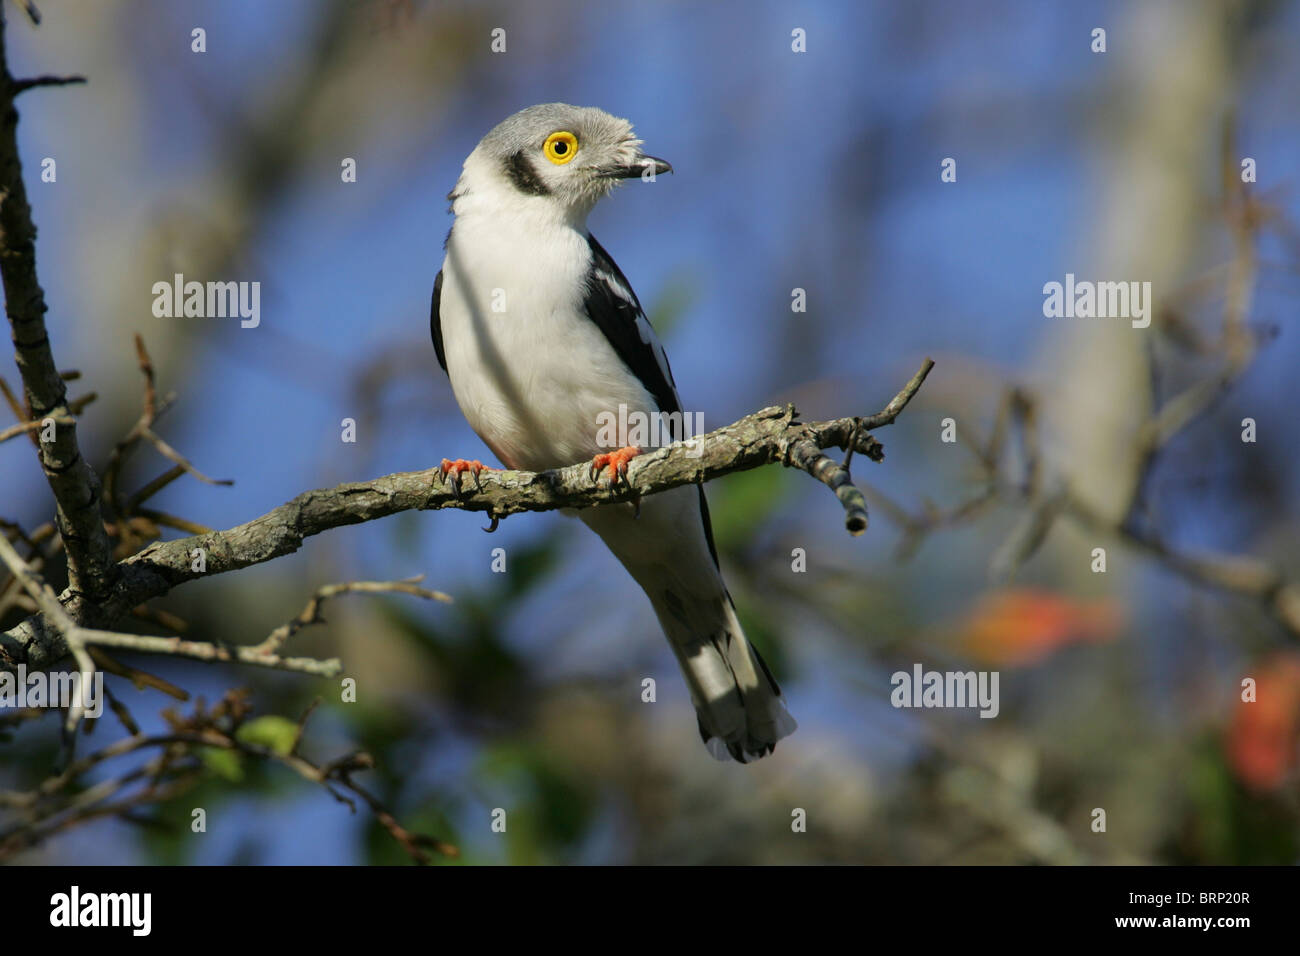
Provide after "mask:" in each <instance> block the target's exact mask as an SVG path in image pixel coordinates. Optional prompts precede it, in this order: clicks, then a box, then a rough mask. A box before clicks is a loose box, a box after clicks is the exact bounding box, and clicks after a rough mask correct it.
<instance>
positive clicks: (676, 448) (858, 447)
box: [0, 359, 934, 670]
mask: <svg viewBox="0 0 1300 956" xmlns="http://www.w3.org/2000/svg"><path fill="white" fill-rule="evenodd" d="M933 367H934V362H933V361H931V360H930V359H926V360H925V362H924V363H923V364H922V366H921V368H920V370H919V371H918V372H917V373H916V375H914V376H913V377H912V379H911V381H909V382H908V383H907V385H906V386H904V387H903V389H902V390H901V391H900V392H899V393H898V394H897V395H895V396H894V398H893V399H892V400H891V401H890V402H889V404H888V405H886V406H885V408H884V409H883V410H882V411H881V412H879V413H877V414H876V415H872V416H869V417H866V418H861V417H852V418H838V419H834V420H831V421H825V422H800V421H799V420H798V417H797V413H796V412H795V409H794V406H792V405H787V406H786V407H784V408H780V407H771V408H765V409H762V410H761V411H758V412H755V413H754V414H752V415H749V416H746V417H745V418H742V419H740V420H739V421H737V422H735V423H733V424H731V425H727V426H725V427H724V428H719V429H717V430H716V431H713V432H710V433H709V434H707V435H705V436H703V437H702V438H697V439H695V440H694V446H693V447H692V444H691V443H683V442H678V443H676V444H673V445H669V446H667V447H664V448H658V449H655V450H652V451H649V452H646V453H645V454H642V455H639V456H638V457H636V458H634V459H633V460H632V462H631V464H630V466H629V468H628V473H627V478H626V480H625V481H624V482H620V483H619V484H616V485H610V484H608V483H607V482H603V481H593V480H592V479H591V476H590V471H589V464H588V463H586V462H583V463H580V464H576V465H571V466H569V467H567V468H562V469H559V470H556V471H547V472H539V473H534V472H524V471H485V472H483V473H482V475H481V478H480V487H478V488H475V489H470V488H465V489H459V488H455V487H453V486H452V484H451V483H450V482H445V481H444V479H443V477H442V475H441V473H440V471H439V470H438V469H437V468H431V469H428V470H426V471H412V472H401V473H398V474H394V475H387V476H385V477H383V478H376V479H373V480H371V481H366V482H352V483H348V484H342V485H338V486H336V487H334V488H322V489H317V490H314V491H306V492H303V493H302V494H300V495H298V497H296V498H294V499H293V500H292V501H290V502H287V503H286V504H283V505H281V506H280V507H278V508H275V509H274V510H272V511H269V512H267V513H266V514H264V515H262V516H261V517H259V518H255V519H253V520H252V521H249V522H247V523H245V524H242V525H239V526H237V527H234V528H230V529H228V530H226V531H212V532H208V533H205V534H198V535H194V536H192V537H189V538H181V539H178V540H174V541H165V542H162V541H160V542H154V543H153V544H151V545H149V546H148V547H146V548H145V549H144V550H142V551H140V552H139V553H138V554H135V555H132V556H131V557H129V558H127V559H126V560H124V561H122V562H121V563H120V564H119V565H118V566H117V572H118V573H117V576H116V579H115V581H114V584H113V587H112V591H111V593H110V594H109V595H108V596H107V597H106V598H105V599H103V600H101V601H99V602H97V603H96V604H95V605H94V606H93V607H92V608H86V607H84V606H83V607H81V610H82V611H83V612H90V613H91V614H92V615H93V619H94V620H95V621H96V622H97V624H98V625H99V626H102V627H111V626H112V624H113V623H114V622H116V621H117V620H119V619H121V618H122V617H124V616H126V615H127V614H129V613H130V612H131V611H132V610H133V609H134V608H136V607H137V606H138V605H140V604H143V603H144V602H145V601H148V600H150V599H151V598H156V597H159V596H160V595H163V594H166V593H167V592H169V591H170V590H172V588H175V587H177V586H178V585H181V584H184V583H186V582H187V581H193V580H196V579H198V578H204V577H209V576H211V575H214V574H224V573H226V572H228V571H237V570H239V569H241V568H246V567H250V566H251V565H255V564H261V563H263V562H265V561H270V560H272V559H274V558H278V557H282V556H283V555H286V554H292V553H293V552H295V551H297V550H298V549H299V548H300V547H302V543H303V541H304V539H306V538H309V537H311V536H312V535H316V534H320V533H321V532H323V531H328V530H330V529H332V528H339V527H343V526H345V525H352V524H359V523H361V522H364V521H374V520H376V519H378V518H384V517H387V516H389V515H394V514H398V513H400V512H403V511H431V510H439V509H444V508H458V509H460V510H462V511H485V512H487V513H488V514H489V515H491V516H492V517H493V518H494V519H501V518H505V517H507V516H509V515H513V514H519V513H522V512H525V511H554V510H557V509H560V508H590V507H593V506H595V505H602V504H603V505H608V504H615V503H620V502H635V501H637V500H639V499H640V498H642V497H644V496H647V495H653V494H657V493H659V492H662V491H667V490H669V489H670V488H677V487H680V486H682V485H688V484H697V483H702V482H706V481H711V480H713V479H714V478H720V477H722V476H723V475H729V474H731V473H733V472H738V471H748V470H750V469H753V468H758V467H760V466H763V465H768V464H773V463H776V462H780V463H781V464H783V465H786V466H787V467H798V468H801V469H803V470H805V471H809V472H810V473H811V474H814V475H815V476H816V477H818V478H819V479H821V478H822V475H821V474H820V473H819V472H824V471H825V470H826V469H825V467H824V465H823V463H822V462H821V461H820V459H821V458H822V457H824V456H820V455H819V454H818V452H819V450H820V449H825V448H839V449H843V450H845V451H848V452H850V453H853V452H856V453H860V454H863V455H866V456H867V457H868V458H870V459H872V460H873V461H881V460H882V459H883V458H884V449H883V447H882V446H881V444H880V442H878V441H877V440H876V439H875V438H874V437H873V436H872V435H871V434H870V432H869V430H868V429H870V428H876V427H883V426H885V425H889V424H891V423H892V422H893V421H894V419H895V418H896V417H897V416H898V414H899V413H900V412H901V411H902V410H903V408H905V407H906V405H907V403H908V402H909V401H911V399H912V397H913V396H914V395H915V394H916V392H917V391H918V390H919V389H920V387H921V384H922V383H923V382H924V381H925V378H926V376H927V375H928V374H929V372H930V369H931V368H933ZM832 467H833V468H835V469H836V470H837V471H842V470H843V469H841V468H840V466H834V465H833V463H832ZM837 480H838V481H839V484H838V485H835V486H833V487H835V489H836V494H837V496H838V497H840V498H841V500H842V501H843V500H845V498H846V495H847V492H846V491H845V490H844V489H845V486H847V487H848V488H850V489H852V491H853V492H854V493H855V494H856V492H857V489H856V488H852V485H851V484H850V483H849V480H848V476H847V472H846V471H845V472H844V475H843V478H842V479H837ZM849 497H852V496H849ZM858 498H859V499H860V495H858ZM848 507H849V506H848V503H847V502H846V508H848ZM856 515H857V511H855V510H854V509H849V514H848V517H847V521H846V523H847V524H848V526H849V530H850V532H854V518H855V516H856ZM865 515H866V512H865V503H863V508H862V511H861V520H862V521H863V522H864V523H865ZM864 526H865V525H864ZM859 533H860V532H859ZM200 559H201V560H200ZM197 568H202V570H196V569H197ZM76 597H77V596H76V595H75V594H73V593H72V591H71V589H69V590H68V591H65V592H64V593H63V594H62V595H61V596H60V598H59V600H60V601H61V602H62V603H63V605H64V606H65V607H69V609H70V610H71V605H72V604H74V603H76ZM75 616H76V615H75V614H74V615H73V617H74V618H75ZM84 627H85V625H83V629H84ZM103 634H104V632H95V633H94V635H93V637H92V638H91V639H90V640H91V642H92V643H97V644H110V643H111V640H110V639H108V638H105V637H103ZM153 640H157V641H160V642H170V643H172V644H174V643H175V641H176V640H177V639H176V638H155V639H153ZM160 648H161V645H160ZM248 650H249V648H242V649H236V652H235V657H236V659H238V658H239V651H248ZM67 651H68V648H67V645H66V642H65V641H64V639H63V636H62V634H61V632H60V630H59V628H58V627H57V626H53V625H52V624H51V622H50V620H49V615H45V614H37V615H33V616H32V617H29V618H27V620H25V621H23V622H22V623H21V624H19V625H18V626H17V627H14V628H12V629H10V630H9V631H7V632H6V633H4V634H3V635H0V670H4V669H7V670H13V669H14V668H16V666H17V665H18V664H19V663H26V664H27V665H28V667H30V668H36V667H47V666H50V665H51V664H53V663H55V662H56V661H58V660H59V659H60V658H62V657H63V656H64V655H65V654H66V653H67ZM216 659H222V658H220V657H217V658H216Z"/></svg>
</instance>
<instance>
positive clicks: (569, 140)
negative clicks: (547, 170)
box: [542, 130, 578, 166]
mask: <svg viewBox="0 0 1300 956" xmlns="http://www.w3.org/2000/svg"><path fill="white" fill-rule="evenodd" d="M542 152H543V153H545V154H546V158H547V159H549V160H550V161H551V162H553V163H554V164H555V165H556V166H563V165H564V164H565V163H567V162H570V161H571V160H572V159H573V157H574V156H577V155H578V137H576V136H574V135H573V134H572V133H570V132H568V131H567V130H561V131H560V132H558V133H552V134H551V135H550V136H548V137H546V142H545V143H543V144H542Z"/></svg>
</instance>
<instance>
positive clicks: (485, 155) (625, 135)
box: [449, 103, 672, 219]
mask: <svg viewBox="0 0 1300 956" xmlns="http://www.w3.org/2000/svg"><path fill="white" fill-rule="evenodd" d="M671 171H672V166H670V165H669V164H668V163H666V162H665V161H664V160H662V159H657V158H656V157H654V156H647V155H646V154H645V153H644V152H642V150H641V140H639V139H637V138H636V135H635V134H634V133H633V132H632V124H631V123H629V122H628V121H627V120H625V119H619V118H618V117H617V116H611V115H610V114H609V113H606V112H605V111H604V110H598V109H595V108H593V107H587V106H570V105H569V104H567V103H544V104H542V105H540V106H530V107H528V108H527V109H525V110H520V111H519V112H518V113H516V114H514V115H513V116H511V117H509V118H508V119H506V120H503V121H502V122H501V123H499V124H498V125H497V126H496V128H495V129H493V130H492V131H491V132H490V133H488V134H487V135H486V136H484V137H483V139H482V140H481V141H480V142H479V144H478V146H477V147H475V149H474V152H472V153H471V154H470V155H469V158H468V159H467V160H465V171H464V173H462V175H461V177H460V181H459V182H458V183H457V184H456V188H455V189H454V190H452V192H451V194H450V197H449V198H451V199H452V200H453V202H454V201H456V200H458V199H459V198H460V197H461V196H470V195H473V194H475V193H480V192H487V193H492V194H494V195H496V196H498V197H500V196H507V197H512V198H513V197H518V198H519V199H521V200H530V201H538V202H546V203H549V204H552V205H554V206H555V207H556V211H557V212H560V213H562V214H563V215H565V217H566V218H576V219H585V218H586V216H587V213H589V212H590V211H591V208H592V207H593V206H595V204H596V203H597V202H598V201H599V200H600V199H602V198H603V197H605V196H607V195H608V194H609V192H610V191H611V190H612V189H613V188H614V186H615V185H617V184H618V182H619V181H620V180H624V179H632V178H635V177H641V176H643V175H644V174H646V173H648V172H653V173H654V174H658V173H666V172H671Z"/></svg>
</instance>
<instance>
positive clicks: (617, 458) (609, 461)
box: [591, 445, 641, 487]
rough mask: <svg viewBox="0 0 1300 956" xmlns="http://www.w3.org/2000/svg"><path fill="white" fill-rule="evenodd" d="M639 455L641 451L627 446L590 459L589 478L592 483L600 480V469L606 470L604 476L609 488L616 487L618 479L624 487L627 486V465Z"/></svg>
mask: <svg viewBox="0 0 1300 956" xmlns="http://www.w3.org/2000/svg"><path fill="white" fill-rule="evenodd" d="M639 454H641V449H640V448H637V447H636V446H635V445H629V446H627V447H626V448H620V449H618V450H617V451H611V452H609V453H608V454H602V455H597V456H596V457H595V458H593V459H591V478H592V480H593V481H599V480H600V471H601V469H602V468H604V469H607V470H606V475H607V476H608V478H609V483H610V485H611V486H613V485H617V484H618V480H619V479H620V478H622V479H623V483H624V484H625V485H629V487H630V482H628V480H627V463H628V462H630V461H631V460H632V459H633V458H635V457H636V456H637V455H639Z"/></svg>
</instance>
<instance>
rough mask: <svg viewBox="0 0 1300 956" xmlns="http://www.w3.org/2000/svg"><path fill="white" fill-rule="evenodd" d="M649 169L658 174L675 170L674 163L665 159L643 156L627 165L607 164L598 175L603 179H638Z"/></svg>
mask: <svg viewBox="0 0 1300 956" xmlns="http://www.w3.org/2000/svg"><path fill="white" fill-rule="evenodd" d="M648 169H653V170H654V174H655V175H656V176H658V175H659V174H660V173H671V172H672V171H673V167H672V164H671V163H669V162H668V161H667V160H665V159H659V158H658V157H656V156H642V157H640V158H639V159H637V160H636V162H634V163H631V164H629V165H627V166H606V167H605V168H604V169H602V170H601V171H600V172H598V173H597V174H596V175H597V176H599V177H600V178H601V179H637V178H638V177H640V176H641V175H642V174H643V173H644V172H645V171H646V170H648Z"/></svg>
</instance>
